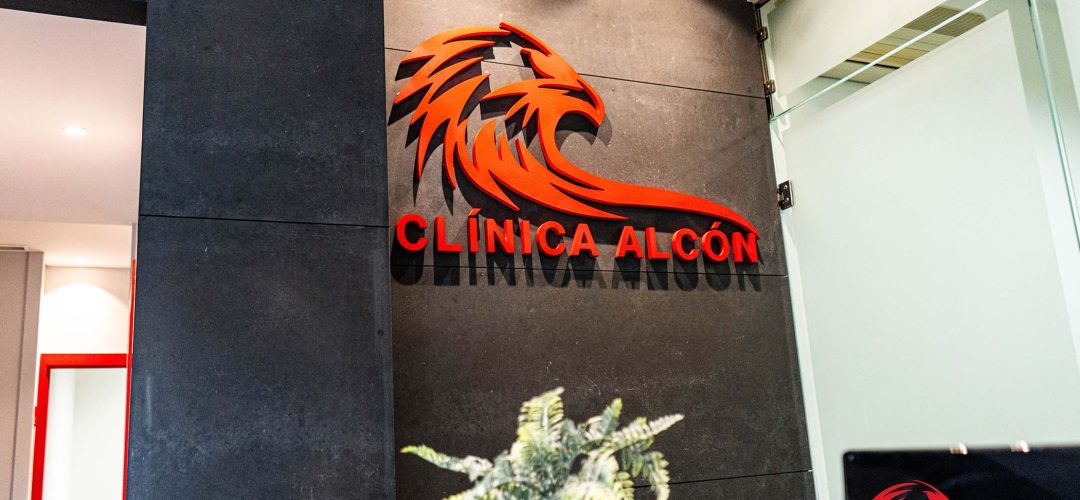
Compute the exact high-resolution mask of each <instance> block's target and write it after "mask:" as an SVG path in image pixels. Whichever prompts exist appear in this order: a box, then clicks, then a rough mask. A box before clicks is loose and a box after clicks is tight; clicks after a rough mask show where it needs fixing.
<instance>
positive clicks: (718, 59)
mask: <svg viewBox="0 0 1080 500" xmlns="http://www.w3.org/2000/svg"><path fill="white" fill-rule="evenodd" d="M385 10H386V46H387V47H388V48H392V49H401V50H412V49H413V48H414V47H416V46H417V45H419V44H420V43H421V42H423V41H424V40H426V39H428V38H429V37H431V36H434V35H436V34H438V33H440V32H442V31H445V30H447V29H450V28H456V27H459V26H475V25H484V26H497V25H498V24H499V22H500V21H506V22H509V23H513V24H516V25H517V26H520V27H522V28H524V29H526V30H528V31H530V32H531V33H532V34H534V35H535V36H537V37H539V38H540V39H541V40H543V41H544V42H545V43H547V44H548V45H549V46H550V47H551V48H552V49H553V50H555V51H556V52H558V53H559V54H561V55H562V56H563V58H564V59H566V61H567V62H569V63H570V64H571V65H572V66H573V67H574V68H575V69H576V70H577V72H578V73H581V74H587V75H599V76H608V77H614V78H621V79H626V80H636V81H643V82H652V83H660V84H665V85H675V86H681V87H689V88H697V89H705V90H713V91H720V92H730V93H736V94H743V95H753V96H759V97H760V96H763V95H764V92H763V87H762V81H761V59H760V56H759V52H758V44H757V35H756V31H755V28H754V10H753V7H752V6H751V5H750V4H749V3H747V2H745V1H743V0H666V1H663V2H647V1H638V2H625V1H620V0H589V1H574V2H565V1H563V2H536V1H533V0H494V1H484V2H475V1H446V0H423V1H405V0H386V2H385ZM515 58H516V56H514V55H510V56H508V57H507V58H504V59H503V60H506V61H514V59H515ZM517 61H518V62H520V59H517Z"/></svg>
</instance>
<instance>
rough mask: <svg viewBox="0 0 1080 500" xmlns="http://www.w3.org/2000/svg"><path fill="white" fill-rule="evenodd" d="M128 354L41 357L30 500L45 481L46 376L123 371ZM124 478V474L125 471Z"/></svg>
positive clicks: (37, 499) (38, 498)
mask: <svg viewBox="0 0 1080 500" xmlns="http://www.w3.org/2000/svg"><path fill="white" fill-rule="evenodd" d="M127 367H128V353H121V354H42V355H41V363H40V366H39V368H38V370H39V371H38V395H37V408H36V409H35V410H34V470H33V475H32V479H31V481H32V482H31V486H30V500H41V495H42V486H43V485H44V479H45V430H46V429H47V427H48V425H47V423H48V421H49V376H50V372H51V371H52V370H53V369H56V368H127ZM125 475H126V471H125Z"/></svg>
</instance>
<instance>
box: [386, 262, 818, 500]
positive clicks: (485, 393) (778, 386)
mask: <svg viewBox="0 0 1080 500" xmlns="http://www.w3.org/2000/svg"><path fill="white" fill-rule="evenodd" d="M392 273H393V276H394V278H393V281H392V286H391V294H392V300H393V304H394V307H393V331H394V336H393V337H394V338H393V346H394V386H395V387H394V388H395V392H394V398H395V430H396V441H397V444H398V446H399V447H400V446H402V445H407V444H419V443H423V444H427V445H430V446H433V447H435V448H436V449H439V450H441V451H444V452H447V453H451V454H457V455H464V454H475V455H480V456H485V457H493V456H494V455H496V454H497V453H498V452H499V451H501V450H503V449H505V448H507V447H508V446H509V445H510V443H511V442H512V441H513V439H514V429H515V426H516V415H517V410H518V407H519V405H520V404H521V402H522V401H524V400H526V399H528V398H529V397H532V396H534V395H536V394H539V393H540V392H542V391H544V390H547V389H550V388H552V387H556V386H563V387H565V388H566V395H565V396H566V398H565V399H566V409H567V415H568V416H569V417H570V418H572V419H575V420H578V421H580V420H583V419H585V418H587V417H590V416H592V415H594V414H596V413H598V412H599V411H600V410H601V409H602V408H603V406H604V405H606V404H607V403H608V402H609V401H610V400H611V399H612V398H615V397H621V398H623V399H624V402H625V412H624V415H625V417H626V418H627V419H630V418H633V417H636V416H648V417H658V416H661V415H665V414H669V413H683V414H685V415H686V420H685V421H684V422H681V423H679V424H678V425H677V426H676V427H674V428H673V429H671V430H669V431H668V432H666V433H665V434H664V435H662V436H661V437H660V438H659V439H658V440H657V442H656V448H657V449H659V450H661V451H663V452H664V453H665V454H666V456H667V457H668V459H669V460H670V461H671V472H672V479H673V480H674V481H690V480H705V479H713V478H717V477H733V476H746V475H755V474H768V473H775V472H789V471H795V470H807V469H809V467H810V464H809V457H808V451H807V441H806V437H805V431H804V414H803V407H802V397H801V389H800V385H799V375H798V365H797V359H796V354H795V346H794V338H793V331H792V324H791V317H790V316H791V315H790V312H789V311H790V309H789V296H788V287H787V279H786V278H784V277H773V276H756V275H741V276H730V275H699V274H678V273H667V274H648V275H646V274H642V275H641V276H638V277H633V276H626V275H624V274H623V273H619V272H604V271H596V272H591V273H582V272H573V271H564V270H555V271H551V272H547V271H537V272H533V273H529V272H527V271H523V270H510V271H503V270H498V269H496V270H494V271H493V272H492V271H489V270H487V269H484V268H480V269H475V268H468V267H462V268H410V269H404V270H403V269H399V268H395V269H393V270H392ZM465 486H466V482H465V481H464V480H463V478H462V477H458V475H457V474H453V473H447V472H443V471H441V470H437V469H436V468H435V467H434V466H431V465H428V464H426V463H424V462H422V461H421V460H419V459H417V458H415V457H411V456H399V457H398V463H397V487H398V495H399V498H408V499H412V498H417V499H419V498H435V497H437V496H439V495H445V494H447V493H452V492H454V490H457V489H464V487H465Z"/></svg>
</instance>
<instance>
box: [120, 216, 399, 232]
mask: <svg viewBox="0 0 1080 500" xmlns="http://www.w3.org/2000/svg"><path fill="white" fill-rule="evenodd" d="M139 217H157V218H160V219H189V220H212V221H226V222H256V223H264V224H301V225H307V226H337V227H364V228H371V229H390V226H389V225H382V224H349V223H344V222H310V221H298V220H278V219H245V218H234V217H207V216H194V215H162V214H142V213H141V214H139Z"/></svg>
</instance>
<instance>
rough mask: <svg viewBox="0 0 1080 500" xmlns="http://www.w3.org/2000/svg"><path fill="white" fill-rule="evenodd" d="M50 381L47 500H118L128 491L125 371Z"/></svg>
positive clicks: (57, 376)
mask: <svg viewBox="0 0 1080 500" xmlns="http://www.w3.org/2000/svg"><path fill="white" fill-rule="evenodd" d="M50 373H51V375H50V377H49V413H48V424H47V425H48V429H47V430H46V437H45V475H44V484H43V488H42V492H43V495H42V497H43V499H44V500H76V499H77V500H116V499H117V498H120V497H121V496H122V494H123V487H124V412H125V406H126V403H127V402H126V400H125V397H124V395H125V394H126V388H127V370H126V369H124V368H78V369H54V370H51V372H50Z"/></svg>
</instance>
